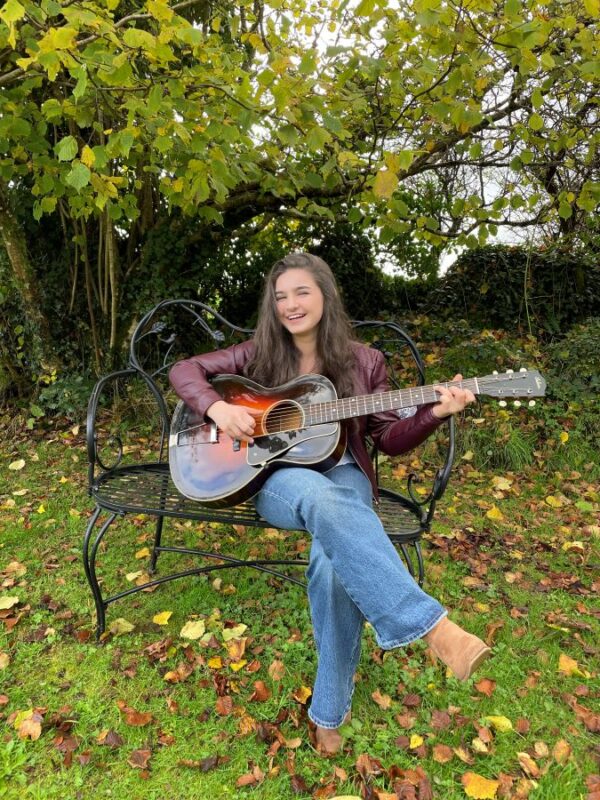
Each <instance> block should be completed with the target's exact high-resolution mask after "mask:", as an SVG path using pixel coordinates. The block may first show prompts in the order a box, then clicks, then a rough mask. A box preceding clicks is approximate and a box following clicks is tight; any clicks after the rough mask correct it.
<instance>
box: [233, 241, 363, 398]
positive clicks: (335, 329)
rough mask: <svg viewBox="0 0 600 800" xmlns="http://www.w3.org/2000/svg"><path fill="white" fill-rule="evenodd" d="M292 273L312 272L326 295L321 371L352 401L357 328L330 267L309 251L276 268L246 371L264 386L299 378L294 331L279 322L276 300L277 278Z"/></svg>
mask: <svg viewBox="0 0 600 800" xmlns="http://www.w3.org/2000/svg"><path fill="white" fill-rule="evenodd" d="M288 269H305V270H306V271H307V272H310V274H311V275H312V277H313V278H314V281H315V283H316V284H317V286H318V287H319V289H320V290H321V292H322V294H323V316H322V317H321V321H320V322H319V328H318V331H317V368H318V370H319V372H320V373H321V374H322V375H325V376H326V377H327V378H329V380H330V381H332V383H333V385H334V386H335V388H336V390H337V393H338V396H339V397H350V396H351V395H352V394H354V385H353V381H352V372H353V370H352V367H353V366H354V352H353V350H352V342H353V341H354V335H353V332H352V326H351V324H350V319H349V317H348V315H347V313H346V310H345V308H344V305H343V303H342V301H341V299H340V292H339V289H338V286H337V284H336V280H335V278H334V276H333V273H332V271H331V269H330V267H329V265H328V264H326V263H325V261H323V259H322V258H319V256H314V255H311V254H310V253H290V255H287V256H285V258H282V259H280V260H279V261H277V262H276V263H275V264H274V265H273V267H272V268H271V271H270V272H269V274H268V276H267V278H266V280H265V285H264V290H263V296H262V301H261V306H260V311H259V315H258V324H257V326H256V332H255V334H254V343H255V345H256V354H255V356H254V358H253V359H252V360H251V361H249V362H248V364H247V365H246V368H245V370H244V372H245V374H246V375H247V376H248V377H249V378H252V379H253V380H255V381H258V383H261V384H263V385H264V386H279V385H280V384H282V383H286V382H287V381H289V380H291V379H292V378H295V377H296V376H297V375H298V369H299V364H300V352H299V350H298V349H297V347H296V346H295V344H294V340H293V338H292V335H291V333H290V332H289V331H288V330H287V329H286V328H284V327H283V325H282V324H281V322H280V321H279V318H278V316H277V306H276V301H275V284H276V282H277V279H278V278H279V276H280V275H283V273H284V272H286V271H287V270H288Z"/></svg>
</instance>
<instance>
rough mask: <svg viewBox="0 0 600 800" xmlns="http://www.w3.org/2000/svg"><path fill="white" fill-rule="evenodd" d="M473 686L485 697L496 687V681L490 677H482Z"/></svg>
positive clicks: (489, 695) (491, 693)
mask: <svg viewBox="0 0 600 800" xmlns="http://www.w3.org/2000/svg"><path fill="white" fill-rule="evenodd" d="M475 688H476V689H477V691H478V692H481V694H484V695H485V696H486V697H491V696H492V695H493V693H494V690H495V688H496V681H493V680H491V679H490V678H482V679H481V680H480V681H478V682H477V683H476V684H475Z"/></svg>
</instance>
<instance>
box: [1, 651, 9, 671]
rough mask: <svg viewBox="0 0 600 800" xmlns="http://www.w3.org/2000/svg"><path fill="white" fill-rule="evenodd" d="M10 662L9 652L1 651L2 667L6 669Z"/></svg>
mask: <svg viewBox="0 0 600 800" xmlns="http://www.w3.org/2000/svg"><path fill="white" fill-rule="evenodd" d="M9 664H10V656H9V655H8V653H0V669H6V668H7V667H8V665H9Z"/></svg>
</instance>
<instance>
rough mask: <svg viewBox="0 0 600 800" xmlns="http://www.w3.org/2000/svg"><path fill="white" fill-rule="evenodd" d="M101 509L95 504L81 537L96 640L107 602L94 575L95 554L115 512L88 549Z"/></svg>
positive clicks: (103, 626)
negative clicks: (93, 609)
mask: <svg viewBox="0 0 600 800" xmlns="http://www.w3.org/2000/svg"><path fill="white" fill-rule="evenodd" d="M101 511H102V509H101V508H100V507H99V506H96V510H95V511H94V513H93V515H92V518H91V519H90V521H89V524H88V526H87V530H86V532H85V536H84V538H83V569H84V570H85V576H86V578H87V580H88V583H89V585H90V589H91V590H92V595H93V597H94V603H95V604H96V639H97V640H98V639H99V638H100V637H101V636H102V634H103V633H104V630H105V628H106V608H107V605H108V604H107V603H106V602H105V601H104V599H103V597H102V591H101V589H100V584H99V583H98V578H97V577H96V555H97V553H98V547H99V546H100V542H101V541H102V539H103V538H104V534H105V533H106V531H107V530H108V529H109V527H110V526H111V525H112V523H113V522H114V520H115V517H116V516H117V515H116V514H111V515H110V516H109V517H108V519H107V520H106V522H104V524H103V525H102V527H101V528H100V530H99V532H98V534H97V536H96V539H95V540H94V544H93V545H92V548H91V551H90V541H91V539H92V534H93V532H94V528H95V527H96V523H97V522H98V518H99V516H100V513H101Z"/></svg>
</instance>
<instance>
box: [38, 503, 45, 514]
mask: <svg viewBox="0 0 600 800" xmlns="http://www.w3.org/2000/svg"><path fill="white" fill-rule="evenodd" d="M37 513H38V514H45V513H46V507H45V506H44V504H43V503H40V504H39V506H38V510H37Z"/></svg>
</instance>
